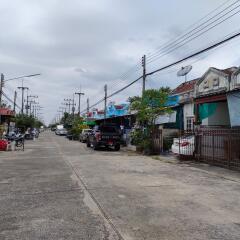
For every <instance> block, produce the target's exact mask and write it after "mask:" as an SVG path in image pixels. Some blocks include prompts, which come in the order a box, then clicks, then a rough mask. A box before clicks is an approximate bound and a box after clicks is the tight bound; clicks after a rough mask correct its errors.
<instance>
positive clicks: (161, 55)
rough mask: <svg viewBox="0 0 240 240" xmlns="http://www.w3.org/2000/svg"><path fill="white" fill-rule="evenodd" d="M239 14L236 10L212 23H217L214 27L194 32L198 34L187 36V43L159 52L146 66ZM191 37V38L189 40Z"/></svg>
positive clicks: (183, 42)
mask: <svg viewBox="0 0 240 240" xmlns="http://www.w3.org/2000/svg"><path fill="white" fill-rule="evenodd" d="M239 7H240V5H238V6H237V8H239ZM237 8H235V9H232V10H231V11H229V12H228V13H230V12H232V11H234V10H236V9H237ZM239 12H240V10H238V11H237V12H234V13H233V14H231V15H230V16H228V17H226V18H224V19H223V20H221V21H220V22H217V21H218V20H220V19H221V18H222V17H220V18H218V19H217V20H215V21H214V22H217V23H216V24H215V25H213V26H211V27H209V28H207V29H206V30H204V28H202V29H201V30H199V31H197V32H196V33H199V32H200V33H199V34H198V35H196V36H194V35H195V34H196V33H194V34H192V35H190V36H189V37H190V39H188V38H189V37H188V38H186V39H185V40H187V41H185V40H183V41H180V42H179V43H177V45H175V47H173V48H172V49H169V50H167V51H165V52H164V51H163V52H160V53H159V54H160V55H159V54H158V56H155V57H152V58H151V59H150V61H148V64H149V63H151V62H154V61H156V60H157V59H159V58H161V57H163V56H166V55H167V54H169V53H171V52H173V51H174V50H176V49H178V48H180V47H182V46H184V45H186V44H187V43H189V42H191V41H192V40H194V39H196V38H198V37H200V36H202V35H203V34H204V33H206V32H208V31H210V30H211V29H213V28H215V27H216V26H218V25H220V24H221V23H223V22H225V21H227V20H228V19H230V18H231V17H233V16H235V15H236V14H238V13H239ZM223 16H225V15H223ZM214 22H212V23H214ZM212 23H210V24H208V25H207V26H206V27H208V26H210V25H211V24H212ZM202 30H204V31H203V32H201V31H202ZM191 37H192V38H191ZM180 43H182V44H180ZM178 44H180V45H178Z"/></svg>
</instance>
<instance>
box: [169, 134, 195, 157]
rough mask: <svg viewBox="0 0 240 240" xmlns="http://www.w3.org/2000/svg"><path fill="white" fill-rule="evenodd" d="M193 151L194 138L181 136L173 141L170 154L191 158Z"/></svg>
mask: <svg viewBox="0 0 240 240" xmlns="http://www.w3.org/2000/svg"><path fill="white" fill-rule="evenodd" d="M194 150H195V137H194V136H182V137H180V138H174V139H173V145H172V152H173V153H174V154H178V155H188V156H192V155H193V153H194Z"/></svg>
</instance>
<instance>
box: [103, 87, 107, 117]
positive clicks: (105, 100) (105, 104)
mask: <svg viewBox="0 0 240 240" xmlns="http://www.w3.org/2000/svg"><path fill="white" fill-rule="evenodd" d="M104 92H105V96H104V119H106V117H107V84H105V85H104Z"/></svg>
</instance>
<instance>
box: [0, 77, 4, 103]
mask: <svg viewBox="0 0 240 240" xmlns="http://www.w3.org/2000/svg"><path fill="white" fill-rule="evenodd" d="M3 83H4V75H3V74H2V73H1V82H0V107H2V94H3V91H2V89H3Z"/></svg>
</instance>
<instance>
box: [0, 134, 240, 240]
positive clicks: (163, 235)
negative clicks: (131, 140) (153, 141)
mask: <svg viewBox="0 0 240 240" xmlns="http://www.w3.org/2000/svg"><path fill="white" fill-rule="evenodd" d="M0 239H14V240H16V239H24V240H27V239H33V240H37V239H56V240H60V239H64V240H65V239H84V240H86V239H93V240H94V239H105V240H107V239H126V240H127V239H129V240H131V239H137V240H142V239H148V240H153V239H164V240H165V239H168V240H181V239H182V240H195V239H199V240H205V239H217V240H220V239H224V240H236V239H240V175H239V173H236V172H231V171H229V170H225V169H221V168H215V167H209V166H207V165H197V164H186V163H185V164H179V163H174V162H171V161H167V160H166V159H163V161H161V160H160V161H159V160H154V159H152V158H150V157H144V156H138V155H136V154H134V153H129V152H125V151H120V152H114V151H93V150H92V149H88V148H86V146H85V145H84V144H81V143H79V142H71V141H68V140H67V139H65V138H64V137H58V136H55V135H53V134H52V133H50V132H46V133H43V134H42V135H41V136H40V138H39V139H38V140H36V141H34V142H33V141H29V142H27V144H26V151H25V152H6V153H3V152H2V153H0Z"/></svg>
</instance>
